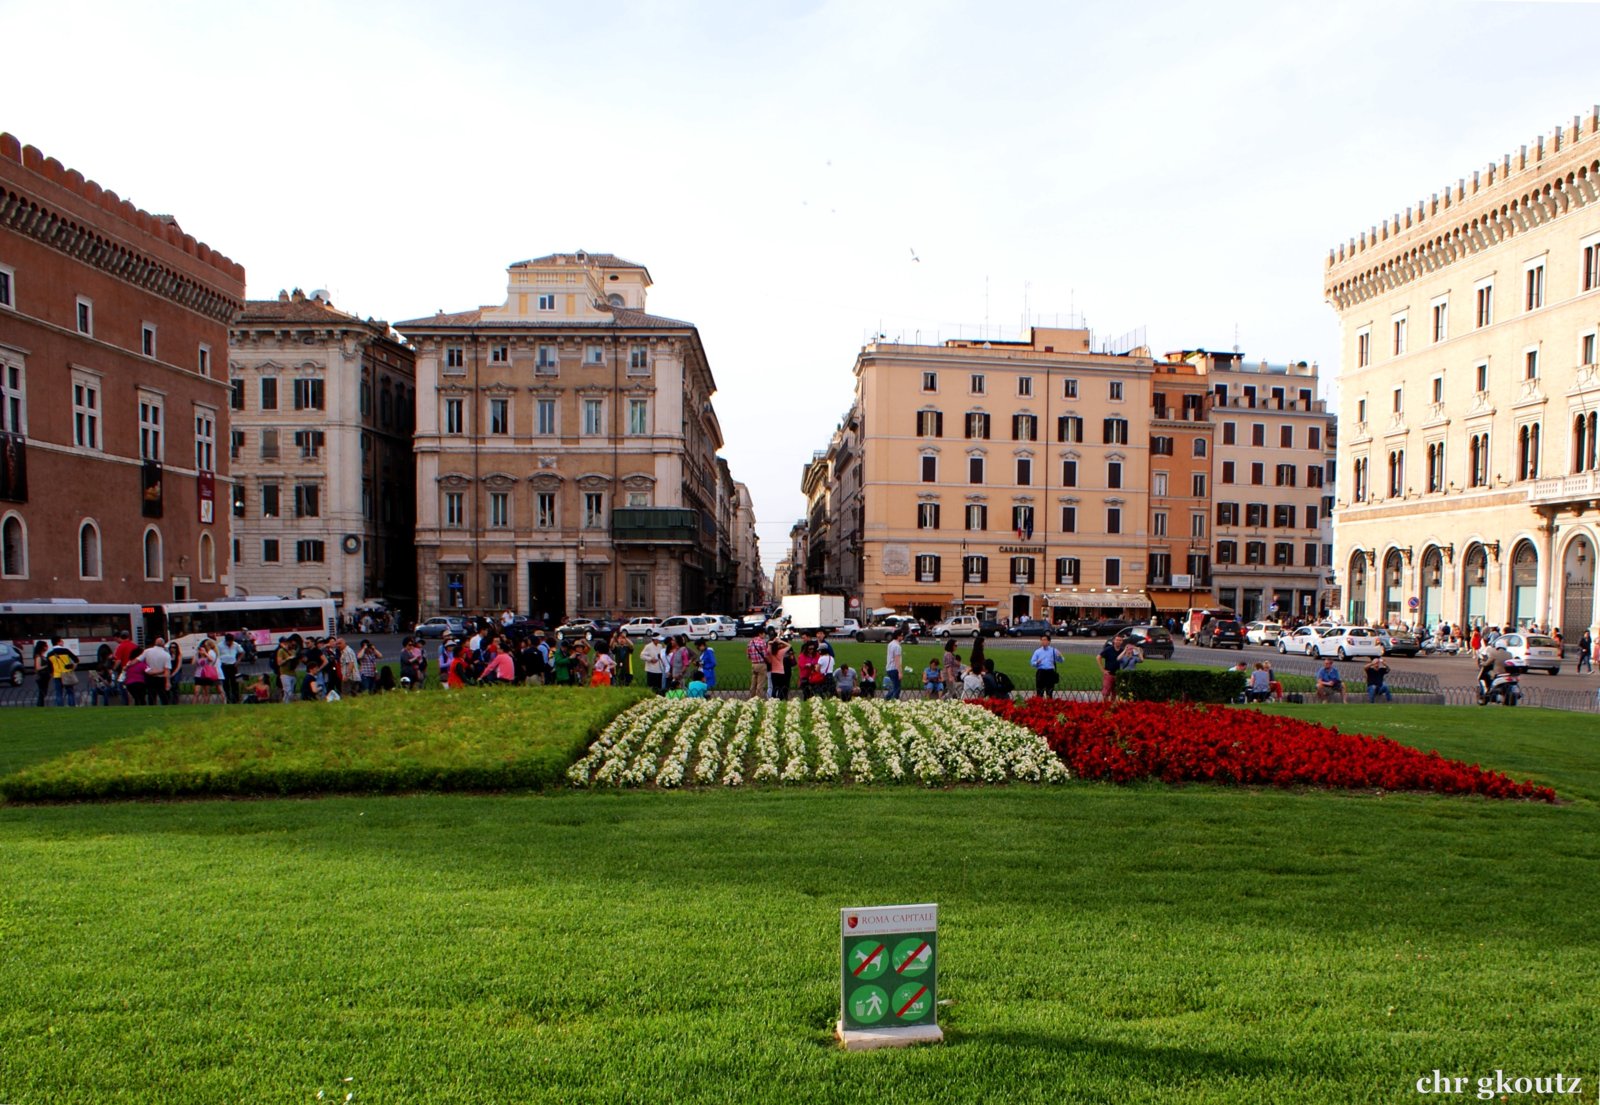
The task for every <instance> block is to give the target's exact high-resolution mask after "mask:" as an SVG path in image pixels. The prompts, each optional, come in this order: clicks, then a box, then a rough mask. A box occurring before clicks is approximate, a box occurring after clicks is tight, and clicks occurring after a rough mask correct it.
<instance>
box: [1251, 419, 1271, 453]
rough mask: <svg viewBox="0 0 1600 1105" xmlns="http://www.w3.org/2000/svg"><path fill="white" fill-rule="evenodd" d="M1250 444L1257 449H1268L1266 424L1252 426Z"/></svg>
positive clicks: (1258, 423) (1256, 423)
mask: <svg viewBox="0 0 1600 1105" xmlns="http://www.w3.org/2000/svg"><path fill="white" fill-rule="evenodd" d="M1250 444H1251V446H1252V447H1254V448H1256V449H1265V448H1266V447H1267V427H1266V425H1265V424H1264V423H1261V422H1252V423H1251V424H1250Z"/></svg>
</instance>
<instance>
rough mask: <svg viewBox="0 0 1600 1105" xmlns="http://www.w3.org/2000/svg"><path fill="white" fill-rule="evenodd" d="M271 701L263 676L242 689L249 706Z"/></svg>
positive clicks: (265, 679) (268, 687)
mask: <svg viewBox="0 0 1600 1105" xmlns="http://www.w3.org/2000/svg"><path fill="white" fill-rule="evenodd" d="M385 670H387V669H385ZM271 699H272V688H271V687H270V686H268V684H267V678H266V676H264V675H258V676H256V677H255V682H253V683H250V684H248V685H247V686H246V687H245V688H244V698H243V701H244V702H245V703H247V704H249V705H253V706H259V705H262V704H264V703H266V702H269V701H271Z"/></svg>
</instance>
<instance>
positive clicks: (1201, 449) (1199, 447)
mask: <svg viewBox="0 0 1600 1105" xmlns="http://www.w3.org/2000/svg"><path fill="white" fill-rule="evenodd" d="M1190 452H1191V455H1192V456H1196V457H1203V456H1205V455H1206V439H1205V438H1203V437H1197V438H1195V439H1194V445H1193V447H1192V448H1191V450H1190Z"/></svg>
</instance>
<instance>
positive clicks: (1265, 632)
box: [1244, 622, 1283, 645]
mask: <svg viewBox="0 0 1600 1105" xmlns="http://www.w3.org/2000/svg"><path fill="white" fill-rule="evenodd" d="M1282 636H1283V626H1281V625H1279V624H1278V623H1277V622H1251V623H1250V624H1249V625H1247V626H1245V627H1244V639H1245V640H1247V641H1249V642H1250V643H1251V644H1253V645H1275V644H1277V643H1278V638H1279V637H1282Z"/></svg>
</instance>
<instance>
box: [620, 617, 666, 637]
mask: <svg viewBox="0 0 1600 1105" xmlns="http://www.w3.org/2000/svg"><path fill="white" fill-rule="evenodd" d="M660 624H661V619H660V618H631V619H629V620H628V621H626V622H623V623H622V629H623V631H624V632H625V633H627V635H628V636H629V637H632V638H634V639H635V640H641V639H643V638H645V637H649V636H651V635H652V634H654V633H655V631H656V627H657V626H659V625H660Z"/></svg>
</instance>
